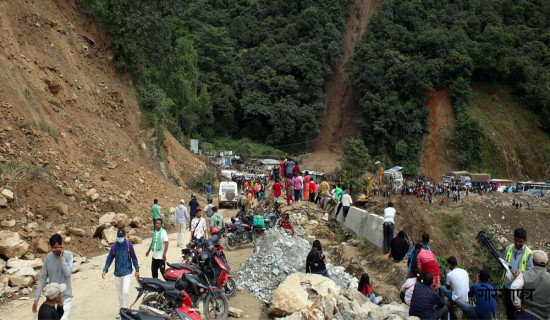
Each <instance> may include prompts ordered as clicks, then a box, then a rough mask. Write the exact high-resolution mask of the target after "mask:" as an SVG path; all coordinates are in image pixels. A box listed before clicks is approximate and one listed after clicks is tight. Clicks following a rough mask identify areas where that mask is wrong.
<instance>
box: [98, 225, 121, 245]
mask: <svg viewBox="0 0 550 320" xmlns="http://www.w3.org/2000/svg"><path fill="white" fill-rule="evenodd" d="M116 232H117V229H116V228H115V227H109V228H107V229H104V230H103V233H102V237H103V239H104V240H105V241H107V243H108V244H113V243H115V241H116Z"/></svg>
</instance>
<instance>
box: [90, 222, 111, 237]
mask: <svg viewBox="0 0 550 320" xmlns="http://www.w3.org/2000/svg"><path fill="white" fill-rule="evenodd" d="M109 226H110V224H108V223H103V224H100V225H98V226H96V227H95V229H94V231H93V233H94V237H96V238H101V236H102V235H103V230H105V229H107V228H108V227H109Z"/></svg>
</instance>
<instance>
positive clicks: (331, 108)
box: [315, 0, 382, 153]
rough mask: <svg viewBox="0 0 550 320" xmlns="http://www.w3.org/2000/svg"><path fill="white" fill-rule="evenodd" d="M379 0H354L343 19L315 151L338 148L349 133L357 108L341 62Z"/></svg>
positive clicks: (362, 31)
mask: <svg viewBox="0 0 550 320" xmlns="http://www.w3.org/2000/svg"><path fill="white" fill-rule="evenodd" d="M381 2H382V1H381V0H356V1H355V4H354V6H353V9H352V11H351V14H350V17H349V19H348V22H347V31H346V35H345V38H344V45H343V48H342V50H343V52H342V57H341V58H340V61H339V62H338V64H337V65H336V67H335V69H334V73H333V75H332V79H331V80H330V82H329V84H328V87H327V90H326V95H327V110H326V113H325V115H324V117H323V120H322V123H321V133H320V134H319V137H318V138H317V141H316V143H315V151H320V150H323V151H327V150H330V151H333V152H337V153H338V152H339V151H340V150H341V142H342V141H343V140H344V139H345V138H347V137H350V136H352V135H353V127H352V125H353V120H354V118H355V115H357V112H358V105H357V91H356V90H355V89H354V88H348V87H347V86H346V85H345V81H346V80H347V78H348V75H347V74H346V72H345V71H344V65H345V63H346V61H347V60H348V58H349V57H350V55H351V54H352V52H353V49H354V48H355V46H356V45H357V43H359V40H361V37H362V36H363V33H364V32H365V30H366V29H367V25H368V24H369V21H370V17H371V16H372V15H373V14H374V12H376V6H377V5H378V4H380V3H381Z"/></svg>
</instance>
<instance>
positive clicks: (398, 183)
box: [384, 167, 405, 192]
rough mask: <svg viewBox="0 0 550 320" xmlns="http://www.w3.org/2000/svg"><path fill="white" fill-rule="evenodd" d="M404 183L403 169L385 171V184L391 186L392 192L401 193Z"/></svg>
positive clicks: (396, 168)
mask: <svg viewBox="0 0 550 320" xmlns="http://www.w3.org/2000/svg"><path fill="white" fill-rule="evenodd" d="M404 183H405V179H404V178H403V167H392V168H389V169H388V170H386V171H384V184H387V185H389V186H391V188H392V192H399V191H400V190H401V187H403V184H404Z"/></svg>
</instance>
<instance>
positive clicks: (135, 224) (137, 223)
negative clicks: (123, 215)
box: [130, 217, 144, 228]
mask: <svg viewBox="0 0 550 320" xmlns="http://www.w3.org/2000/svg"><path fill="white" fill-rule="evenodd" d="M143 225H144V221H143V219H142V218H141V217H133V218H132V219H131V220H130V227H132V228H141V227H143Z"/></svg>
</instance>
